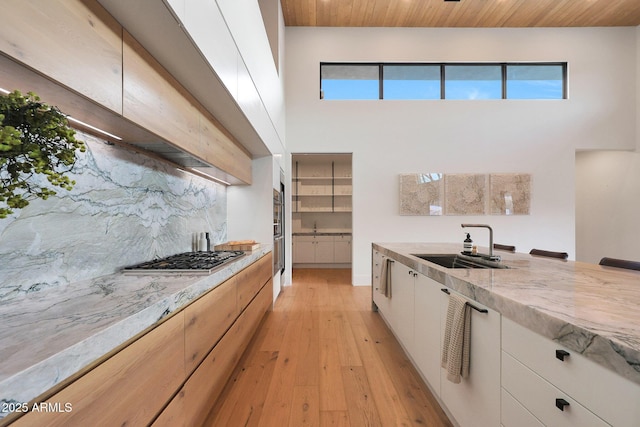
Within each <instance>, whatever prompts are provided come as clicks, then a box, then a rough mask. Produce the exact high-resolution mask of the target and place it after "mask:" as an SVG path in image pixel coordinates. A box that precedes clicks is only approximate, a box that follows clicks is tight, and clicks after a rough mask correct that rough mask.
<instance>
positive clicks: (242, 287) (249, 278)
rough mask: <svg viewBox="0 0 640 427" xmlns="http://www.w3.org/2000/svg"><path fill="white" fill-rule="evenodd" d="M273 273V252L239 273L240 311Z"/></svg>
mask: <svg viewBox="0 0 640 427" xmlns="http://www.w3.org/2000/svg"><path fill="white" fill-rule="evenodd" d="M272 273H273V256H272V254H271V252H269V253H268V254H267V255H265V256H263V257H262V258H260V259H259V260H258V261H256V262H254V263H253V264H251V265H250V266H249V267H247V268H245V269H244V270H242V271H241V272H240V273H238V275H237V278H238V311H239V312H241V311H242V310H244V308H245V307H246V306H247V305H248V304H249V302H251V300H252V299H253V297H255V296H256V294H257V293H258V291H260V289H261V288H262V286H263V285H264V284H265V283H266V282H267V281H268V280H269V279H270V278H271V276H272Z"/></svg>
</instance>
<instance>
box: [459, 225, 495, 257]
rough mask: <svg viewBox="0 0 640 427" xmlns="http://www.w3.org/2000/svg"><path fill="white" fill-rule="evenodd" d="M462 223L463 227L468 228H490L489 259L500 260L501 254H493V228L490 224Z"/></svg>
mask: <svg viewBox="0 0 640 427" xmlns="http://www.w3.org/2000/svg"><path fill="white" fill-rule="evenodd" d="M460 225H461V226H462V228H467V227H480V228H488V229H489V260H491V261H500V256H499V255H495V256H494V255H493V229H492V228H491V227H490V226H489V225H488V224H460ZM485 257H486V255H485Z"/></svg>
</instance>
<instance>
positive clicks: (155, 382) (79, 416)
mask: <svg viewBox="0 0 640 427" xmlns="http://www.w3.org/2000/svg"><path fill="white" fill-rule="evenodd" d="M185 377H186V374H185V366H184V313H183V312H180V313H178V314H176V315H175V316H173V317H171V318H169V319H168V320H166V321H165V322H164V323H162V324H160V325H159V326H157V327H156V328H154V329H153V330H151V331H150V332H148V333H147V334H145V335H143V336H142V337H141V338H139V339H137V340H136V341H134V342H133V343H132V344H130V345H129V346H127V347H125V348H124V349H123V350H121V351H119V352H118V353H116V354H114V355H113V356H111V357H110V358H108V359H107V360H105V361H104V362H103V363H101V364H100V365H98V366H97V367H95V368H94V369H92V370H91V371H89V372H88V373H86V374H85V375H83V376H81V377H80V378H78V379H77V380H75V381H74V382H72V383H71V384H70V385H68V386H67V387H66V388H64V389H62V390H61V391H60V392H58V393H56V394H54V395H53V396H52V397H51V398H49V399H47V400H46V404H48V405H54V406H53V407H55V405H58V407H61V408H63V409H64V408H65V405H68V406H66V408H67V409H68V412H53V413H52V412H50V411H43V412H33V411H32V412H29V413H28V414H26V415H24V416H22V417H21V418H18V419H17V420H16V421H15V422H14V423H13V424H11V425H12V426H16V427H17V426H48V427H51V426H64V427H69V426H78V427H84V426H98V425H112V426H116V425H118V426H123V425H148V424H149V423H151V422H152V421H153V419H154V418H155V417H156V416H157V414H159V413H160V411H161V410H162V408H163V407H164V406H165V405H166V404H167V402H169V401H170V399H171V398H172V396H173V394H174V393H175V391H176V390H177V389H178V388H179V387H180V385H181V384H182V382H183V381H184V380H185Z"/></svg>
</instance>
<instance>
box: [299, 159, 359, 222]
mask: <svg viewBox="0 0 640 427" xmlns="http://www.w3.org/2000/svg"><path fill="white" fill-rule="evenodd" d="M329 167H330V168H329ZM293 181H294V184H295V185H294V187H293V212H351V210H352V204H351V197H352V188H353V186H352V178H351V168H350V165H347V164H342V163H339V162H335V161H331V163H330V164H329V163H326V164H322V163H309V164H301V163H300V162H299V161H296V162H295V175H294V177H293Z"/></svg>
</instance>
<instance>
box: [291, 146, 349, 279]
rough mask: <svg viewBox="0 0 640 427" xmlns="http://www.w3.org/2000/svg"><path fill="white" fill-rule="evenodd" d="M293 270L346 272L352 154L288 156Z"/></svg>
mask: <svg viewBox="0 0 640 427" xmlns="http://www.w3.org/2000/svg"><path fill="white" fill-rule="evenodd" d="M291 159H292V165H291V179H292V183H291V184H292V185H291V219H292V224H291V232H292V233H291V234H292V242H291V243H292V260H293V263H292V267H293V268H294V269H295V268H348V269H350V268H351V259H352V244H351V242H352V230H353V226H352V216H353V215H352V212H353V203H352V195H353V182H352V154H350V153H349V154H344V153H323V154H313V153H299V154H292V156H291Z"/></svg>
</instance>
